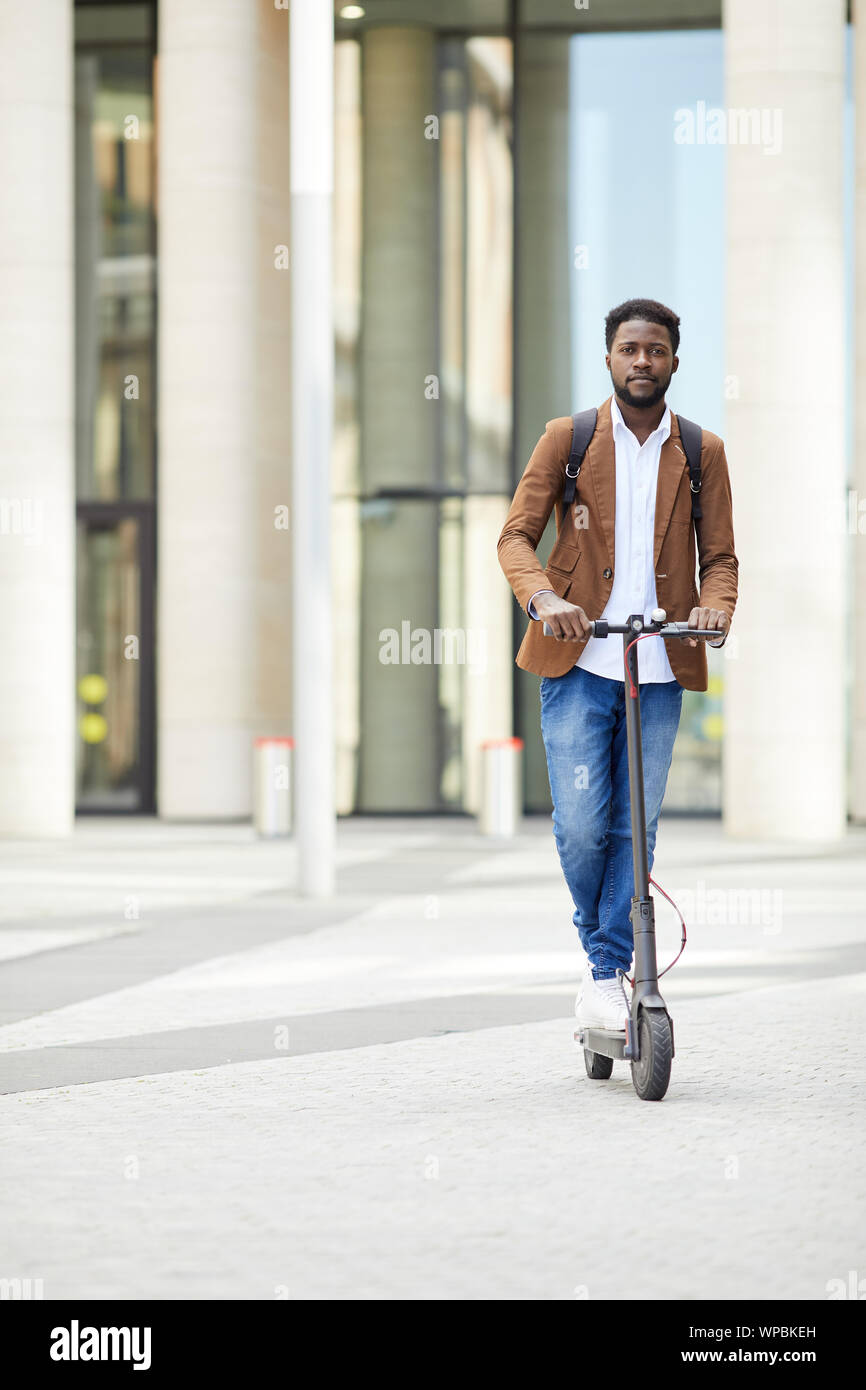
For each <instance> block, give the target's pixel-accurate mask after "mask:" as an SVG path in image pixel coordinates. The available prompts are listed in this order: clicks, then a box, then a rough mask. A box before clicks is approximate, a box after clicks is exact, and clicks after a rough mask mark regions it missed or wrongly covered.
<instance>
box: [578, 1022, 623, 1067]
mask: <svg viewBox="0 0 866 1390" xmlns="http://www.w3.org/2000/svg"><path fill="white" fill-rule="evenodd" d="M574 1041H575V1042H576V1043H579V1045H580V1046H581V1047H583V1048H585V1049H586V1050H587V1052H598V1053H599V1054H600V1055H601V1056H602V1057H613V1058H618V1059H620V1060H622V1059H623V1058H624V1057H625V1049H626V1041H627V1040H626V1035H625V1029H623V1030H622V1032H621V1033H615V1032H613V1031H612V1030H611V1029H608V1028H577V1029H575V1034H574Z"/></svg>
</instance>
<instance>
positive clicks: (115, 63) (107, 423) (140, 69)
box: [75, 44, 155, 501]
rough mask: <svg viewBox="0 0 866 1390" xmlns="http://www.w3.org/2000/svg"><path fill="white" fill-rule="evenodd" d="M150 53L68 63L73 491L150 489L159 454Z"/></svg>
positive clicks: (101, 48) (81, 57) (124, 493)
mask: <svg viewBox="0 0 866 1390" xmlns="http://www.w3.org/2000/svg"><path fill="white" fill-rule="evenodd" d="M152 61H153V60H152V53H151V50H150V47H149V46H148V45H146V44H132V45H129V46H127V45H123V46H121V45H118V46H116V47H115V46H113V45H111V44H99V45H96V46H94V47H93V49H92V50H90V51H88V49H87V48H86V47H84V46H82V45H79V46H78V48H77V51H76V62H75V100H76V123H75V131H76V150H75V209H76V364H77V421H78V425H77V430H78V434H77V468H78V495H79V498H87V499H93V500H99V501H102V500H106V501H107V500H113V499H116V498H147V497H150V496H151V495H152V493H153V454H154V411H155V400H154V390H153V374H154V373H153V369H154V352H153V346H154V291H155V270H154V265H155V263H154V244H155V241H154V217H153V109H152V108H153V100H152V91H151V87H152Z"/></svg>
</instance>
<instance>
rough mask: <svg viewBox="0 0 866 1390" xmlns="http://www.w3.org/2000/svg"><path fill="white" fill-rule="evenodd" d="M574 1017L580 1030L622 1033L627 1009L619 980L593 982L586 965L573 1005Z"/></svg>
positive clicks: (590, 970) (588, 967) (589, 969)
mask: <svg viewBox="0 0 866 1390" xmlns="http://www.w3.org/2000/svg"><path fill="white" fill-rule="evenodd" d="M574 1015H575V1018H576V1019H577V1021H578V1023H579V1024H580V1025H581V1027H582V1028H606V1029H608V1031H612V1032H614V1033H624V1032H625V1021H626V1018H627V1017H628V1008H627V1005H626V1002H625V998H624V997H623V992H622V986H621V985H620V982H619V980H617V979H615V978H614V979H613V980H595V979H593V975H592V967H591V966H589V965H587V967H586V969H585V970H584V973H583V980H582V981H581V988H580V993H579V994H578V996H577V999H576V1000H575V1003H574Z"/></svg>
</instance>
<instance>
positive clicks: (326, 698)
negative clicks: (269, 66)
mask: <svg viewBox="0 0 866 1390" xmlns="http://www.w3.org/2000/svg"><path fill="white" fill-rule="evenodd" d="M333 112H334V9H333V6H332V5H331V4H330V3H329V0H291V9H290V12H289V127H290V128H289V150H290V192H291V220H290V243H289V251H290V264H291V272H290V273H291V301H292V303H291V315H292V363H291V377H290V389H291V411H292V493H291V496H292V512H291V537H292V694H293V704H294V720H293V723H294V729H293V733H294V737H295V759H294V768H295V777H294V805H295V824H296V827H297V828H296V843H297V851H298V891H299V892H300V893H303V894H305V895H307V896H310V897H326V896H329V895H330V894H332V893H333V892H334V853H335V842H336V809H335V786H334V692H333V669H332V666H333V649H332V641H333V638H332V632H333V627H332V623H333V619H332V614H331V576H330V569H331V513H330V504H331V437H332V429H333V414H334V410H333V403H334V331H333V305H332V288H331V280H332V257H331V245H332V223H333V201H334V172H333V171H334V124H333V123H334V116H333Z"/></svg>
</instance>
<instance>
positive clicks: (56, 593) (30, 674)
mask: <svg viewBox="0 0 866 1390" xmlns="http://www.w3.org/2000/svg"><path fill="white" fill-rule="evenodd" d="M0 53H2V54H3V82H2V84H0V131H2V139H0V186H2V188H3V196H2V199H0V316H2V332H0V628H2V632H3V659H2V663H0V766H2V769H3V775H2V777H0V835H22V836H35V837H40V838H42V837H45V838H50V837H53V836H62V835H66V834H68V833H69V831H70V830H71V828H72V818H73V810H74V765H75V764H74V749H75V742H74V740H75V725H74V717H75V689H74V680H75V665H74V622H75V616H74V601H75V560H74V540H75V472H74V433H73V430H74V426H73V414H74V408H73V400H74V360H73V351H72V343H73V328H72V324H73V298H74V294H73V285H74V280H73V192H72V190H73V181H72V151H73V92H72V71H73V31H72V4H71V0H44V3H41V4H39V5H35V6H34V5H21V4H20V3H18V0H0Z"/></svg>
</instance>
